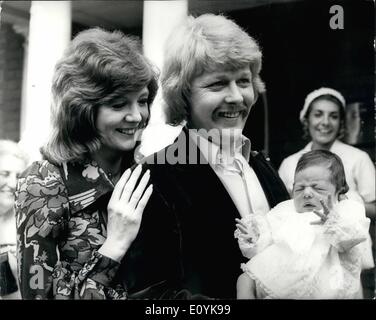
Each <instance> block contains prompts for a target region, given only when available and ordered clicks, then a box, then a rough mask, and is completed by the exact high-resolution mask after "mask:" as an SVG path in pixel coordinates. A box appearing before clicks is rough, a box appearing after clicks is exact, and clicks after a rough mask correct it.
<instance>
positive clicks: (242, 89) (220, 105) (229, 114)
mask: <svg viewBox="0 0 376 320" xmlns="http://www.w3.org/2000/svg"><path fill="white" fill-rule="evenodd" d="M191 88H192V89H191V99H190V103H191V106H190V107H191V115H190V121H189V126H190V127H191V128H194V129H206V130H208V131H209V130H210V129H240V130H243V128H244V125H245V123H246V121H247V118H248V115H249V112H250V110H251V107H252V106H253V104H254V103H255V101H256V96H255V92H254V88H253V84H252V73H251V71H250V68H249V67H245V68H242V69H238V70H236V71H228V70H218V71H215V72H204V73H203V74H202V75H200V76H198V77H196V78H195V79H194V80H193V81H192V86H191Z"/></svg>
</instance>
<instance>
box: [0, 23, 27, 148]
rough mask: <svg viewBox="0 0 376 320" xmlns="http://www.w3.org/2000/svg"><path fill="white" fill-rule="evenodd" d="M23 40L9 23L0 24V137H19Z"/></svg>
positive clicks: (15, 139)
mask: <svg viewBox="0 0 376 320" xmlns="http://www.w3.org/2000/svg"><path fill="white" fill-rule="evenodd" d="M23 42H24V39H23V37H22V36H21V35H19V34H17V33H15V32H14V30H13V28H12V26H11V25H10V24H6V23H2V24H1V26H0V139H11V140H14V141H18V140H19V139H20V110H21V88H22V69H23V55H24V49H23Z"/></svg>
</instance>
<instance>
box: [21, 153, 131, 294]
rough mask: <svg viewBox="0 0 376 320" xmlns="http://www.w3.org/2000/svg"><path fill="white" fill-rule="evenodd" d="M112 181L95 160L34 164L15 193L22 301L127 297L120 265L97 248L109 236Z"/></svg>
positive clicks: (25, 173)
mask: <svg viewBox="0 0 376 320" xmlns="http://www.w3.org/2000/svg"><path fill="white" fill-rule="evenodd" d="M113 188H114V185H113V183H112V181H111V180H110V179H109V178H108V177H107V176H106V174H105V172H104V171H103V170H102V169H101V168H100V167H99V166H98V165H97V164H96V163H95V162H94V161H91V160H87V161H84V162H81V163H77V162H75V163H66V164H63V165H62V166H55V165H53V164H51V163H50V162H48V161H46V160H45V161H39V162H34V163H33V164H32V165H31V166H30V167H29V168H28V169H27V170H26V171H25V172H24V173H23V174H22V176H21V178H20V179H19V181H18V186H17V191H16V203H15V208H16V219H17V242H18V249H17V260H18V265H19V268H18V276H19V280H20V290H21V293H22V297H23V299H125V298H126V291H125V289H124V288H123V287H122V286H121V285H120V283H118V282H117V281H116V273H117V271H118V269H119V266H120V264H119V263H118V262H116V261H114V260H112V259H110V258H108V257H106V256H103V255H101V254H100V253H99V252H98V251H97V250H98V249H99V248H100V247H101V245H102V244H103V242H104V241H105V239H106V218H107V204H108V201H109V199H110V196H111V193H112V190H113Z"/></svg>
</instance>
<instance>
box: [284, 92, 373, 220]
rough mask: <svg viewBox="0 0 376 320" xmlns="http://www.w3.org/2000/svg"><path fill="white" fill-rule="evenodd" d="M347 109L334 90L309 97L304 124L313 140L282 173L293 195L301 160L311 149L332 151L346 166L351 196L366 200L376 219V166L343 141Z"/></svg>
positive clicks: (286, 161)
mask: <svg viewBox="0 0 376 320" xmlns="http://www.w3.org/2000/svg"><path fill="white" fill-rule="evenodd" d="M345 106H346V102H345V99H344V97H343V96H342V94H341V93H339V92H338V91H336V90H334V89H331V88H320V89H318V90H315V91H313V92H311V93H310V94H308V96H307V97H306V99H305V103H304V106H303V109H302V111H301V112H300V121H301V123H302V124H303V130H304V132H305V136H307V137H310V139H311V141H310V142H309V143H308V144H307V145H306V146H305V147H304V148H303V149H302V150H300V151H298V152H297V153H294V154H293V155H291V156H289V157H287V158H285V159H284V160H283V161H282V164H281V166H280V168H279V171H278V173H279V175H280V177H281V179H282V180H283V182H284V183H285V185H286V187H287V189H288V191H289V192H290V194H291V192H292V186H293V181H294V172H295V169H296V165H297V163H298V160H299V159H300V157H301V156H302V155H303V154H304V153H306V152H308V151H311V150H316V149H323V150H329V151H331V152H333V153H335V154H336V155H338V156H339V157H340V158H341V160H342V162H343V165H344V167H345V174H346V180H347V183H348V185H349V188H350V190H349V192H348V193H347V194H346V195H347V197H348V198H352V199H354V200H358V201H362V202H363V203H364V205H365V207H366V214H367V216H368V217H369V218H371V219H372V218H373V219H374V218H375V216H376V191H375V175H376V173H375V166H374V164H373V163H372V160H371V159H370V157H369V156H368V154H367V153H366V152H364V151H362V150H360V149H358V148H355V147H353V146H350V145H348V144H345V143H343V142H341V141H340V140H339V139H341V138H342V137H343V136H344V134H345V130H346V128H345Z"/></svg>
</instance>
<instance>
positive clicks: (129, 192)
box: [99, 165, 153, 261]
mask: <svg viewBox="0 0 376 320" xmlns="http://www.w3.org/2000/svg"><path fill="white" fill-rule="evenodd" d="M141 169H142V166H141V165H138V166H137V167H136V169H134V171H133V172H132V171H131V169H128V170H126V171H125V172H124V174H123V175H122V177H121V178H120V180H119V181H118V183H117V184H116V186H115V188H114V191H113V193H112V196H111V199H110V201H109V203H108V206H107V211H108V221H107V239H106V240H105V242H104V243H103V245H102V247H101V248H100V249H99V252H100V253H101V254H103V255H105V256H107V257H109V258H111V259H113V260H116V261H120V260H121V259H122V257H123V256H124V255H125V253H126V252H127V250H128V248H129V247H130V245H131V244H132V242H133V240H134V239H135V238H136V236H137V234H138V231H139V229H140V224H141V218H142V213H143V211H144V209H145V206H146V204H147V202H148V200H149V198H150V196H151V193H152V191H153V186H152V185H150V186H149V187H148V188H147V189H146V191H145V188H146V186H147V184H148V182H149V179H150V172H149V170H147V171H146V172H145V173H144V175H143V176H142V178H141V180H140V182H139V183H138V185H137V186H136V184H137V181H138V180H139V177H140V174H141V171H142V170H141ZM144 191H145V192H144Z"/></svg>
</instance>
